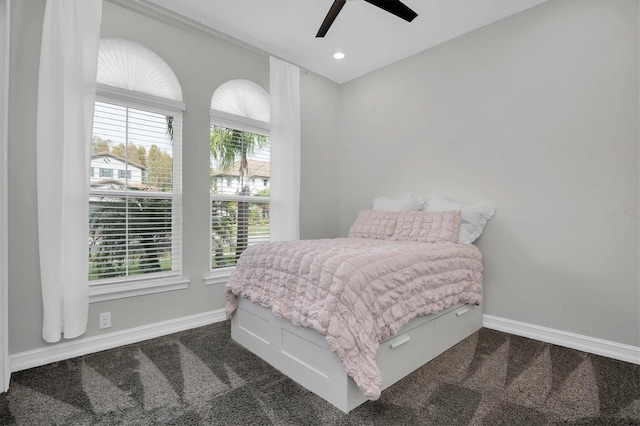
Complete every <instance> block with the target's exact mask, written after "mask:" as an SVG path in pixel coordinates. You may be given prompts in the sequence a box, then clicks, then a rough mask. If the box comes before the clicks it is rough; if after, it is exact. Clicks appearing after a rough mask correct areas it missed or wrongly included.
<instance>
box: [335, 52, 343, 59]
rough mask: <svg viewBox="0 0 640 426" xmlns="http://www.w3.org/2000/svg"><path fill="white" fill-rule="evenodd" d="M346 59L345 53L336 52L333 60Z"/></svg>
mask: <svg viewBox="0 0 640 426" xmlns="http://www.w3.org/2000/svg"><path fill="white" fill-rule="evenodd" d="M343 58H344V53H342V52H336V53H334V54H333V59H343Z"/></svg>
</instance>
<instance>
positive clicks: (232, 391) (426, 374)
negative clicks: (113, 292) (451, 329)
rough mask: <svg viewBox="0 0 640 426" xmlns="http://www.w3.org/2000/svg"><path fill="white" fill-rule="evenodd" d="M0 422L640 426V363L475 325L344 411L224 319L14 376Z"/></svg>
mask: <svg viewBox="0 0 640 426" xmlns="http://www.w3.org/2000/svg"><path fill="white" fill-rule="evenodd" d="M0 424H2V425H29V426H31V425H305V426H306V425H344V426H347V425H437V426H440V425H593V426H603V425H640V366H638V365H635V364H630V363H625V362H621V361H616V360H613V359H609V358H604V357H600V356H596V355H590V354H586V353H583V352H579V351H575V350H571V349H566V348H561V347H558V346H554V345H550V344H547V343H541V342H537V341H534V340H530V339H526V338H522V337H517V336H512V335H509V334H505V333H501V332H497V331H492V330H488V329H482V330H480V331H479V332H477V333H475V334H473V335H472V336H471V337H469V338H468V339H466V340H464V341H463V342H461V343H460V344H458V345H456V346H455V347H453V348H452V349H450V350H449V351H447V352H445V353H444V354H442V355H440V356H439V357H438V358H436V359H434V360H433V361H432V362H430V363H429V364H427V365H426V366H424V367H422V368H420V369H419V370H417V371H415V372H414V373H413V374H411V375H409V376H408V377H406V378H405V379H403V380H402V381H400V382H398V383H396V384H395V385H394V386H392V387H391V388H389V389H387V390H385V391H384V392H382V397H381V398H380V399H379V400H378V401H375V402H373V401H369V402H367V403H365V404H363V405H361V406H360V407H358V408H357V409H355V410H354V411H352V412H351V413H350V414H348V415H345V414H343V413H341V412H340V411H338V410H337V409H335V408H333V406H331V405H330V404H328V403H326V402H325V401H324V400H322V399H321V398H319V397H317V396H315V395H314V394H312V393H310V392H308V391H306V390H305V389H303V388H302V387H300V386H299V385H297V384H296V383H294V382H293V381H291V380H290V379H288V378H287V377H285V376H283V375H282V374H280V373H279V372H278V371H276V370H275V369H273V368H271V367H270V366H269V365H268V364H266V363H264V362H263V361H262V360H260V359H259V358H257V357H256V356H254V355H252V354H251V353H250V352H248V351H246V350H245V349H243V348H242V347H240V346H239V345H237V344H236V343H235V342H233V341H232V340H231V338H230V333H229V323H228V322H223V323H219V324H214V325H211V326H207V327H202V328H198V329H194V330H189V331H185V332H182V333H177V334H173V335H170V336H166V337H161V338H158V339H154V340H150V341H147V342H143V343H139V344H134V345H129V346H124V347H120V348H116V349H113V350H109V351H104V352H100V353H97V354H92V355H87V356H83V357H78V358H74V359H70V360H66V361H62V362H58V363H54V364H50V365H46V366H43V367H38V368H33V369H30V370H25V371H21V372H18V373H14V374H13V375H12V377H11V386H10V389H9V392H8V393H6V394H2V395H1V396H0Z"/></svg>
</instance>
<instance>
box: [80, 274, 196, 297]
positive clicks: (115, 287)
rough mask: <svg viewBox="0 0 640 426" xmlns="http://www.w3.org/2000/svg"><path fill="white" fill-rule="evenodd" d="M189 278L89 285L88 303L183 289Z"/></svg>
mask: <svg viewBox="0 0 640 426" xmlns="http://www.w3.org/2000/svg"><path fill="white" fill-rule="evenodd" d="M189 282H190V281H189V280H188V279H185V278H181V277H170V278H166V279H160V280H142V281H127V282H119V283H110V284H97V285H90V286H89V303H95V302H104V301H106V300H114V299H124V298H127V297H134V296H143V295H145V294H153V293H162V292H165V291H174V290H184V289H185V288H188V287H189Z"/></svg>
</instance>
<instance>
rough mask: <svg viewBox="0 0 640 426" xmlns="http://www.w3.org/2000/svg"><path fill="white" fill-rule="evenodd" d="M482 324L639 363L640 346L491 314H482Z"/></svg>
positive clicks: (494, 328) (518, 334)
mask: <svg viewBox="0 0 640 426" xmlns="http://www.w3.org/2000/svg"><path fill="white" fill-rule="evenodd" d="M482 326H483V327H486V328H490V329H493V330H498V331H504V332H505V333H510V334H515V335H517V336H523V337H528V338H530V339H535V340H540V341H542V342H547V343H552V344H554V345H558V346H564V347H566V348H571V349H577V350H580V351H584V352H588V353H592V354H596V355H602V356H606V357H609V358H614V359H618V360H621V361H626V362H631V363H633V364H640V347H636V346H630V345H624V344H621V343H616V342H611V341H608V340H602V339H597V338H595V337H589V336H583V335H580V334H574V333H569V332H566V331H561V330H555V329H553V328H547V327H541V326H538V325H533V324H527V323H524V322H519V321H513V320H509V319H505V318H499V317H494V316H492V315H483V316H482Z"/></svg>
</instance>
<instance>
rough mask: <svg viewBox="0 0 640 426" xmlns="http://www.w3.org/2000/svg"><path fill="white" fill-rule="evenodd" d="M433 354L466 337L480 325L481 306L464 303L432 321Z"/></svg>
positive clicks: (437, 353) (439, 352)
mask: <svg viewBox="0 0 640 426" xmlns="http://www.w3.org/2000/svg"><path fill="white" fill-rule="evenodd" d="M434 327H435V330H434V332H435V341H434V351H435V352H434V356H437V355H440V354H441V353H442V352H444V351H446V350H447V349H449V348H450V347H452V346H453V345H455V344H456V343H459V342H460V341H462V340H464V339H466V338H467V337H469V336H470V335H471V334H473V333H475V332H476V331H478V330H479V329H480V327H482V307H481V306H477V305H464V306H462V307H460V308H458V309H455V310H453V311H451V312H447V313H446V314H444V315H441V316H439V317H438V318H436V320H435V321H434Z"/></svg>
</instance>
